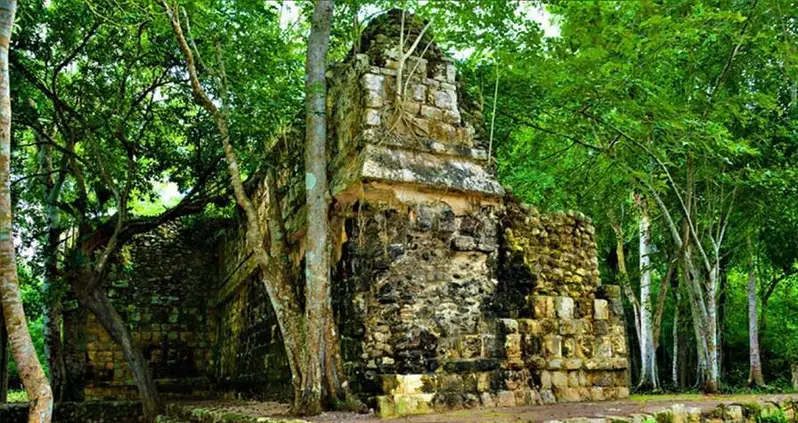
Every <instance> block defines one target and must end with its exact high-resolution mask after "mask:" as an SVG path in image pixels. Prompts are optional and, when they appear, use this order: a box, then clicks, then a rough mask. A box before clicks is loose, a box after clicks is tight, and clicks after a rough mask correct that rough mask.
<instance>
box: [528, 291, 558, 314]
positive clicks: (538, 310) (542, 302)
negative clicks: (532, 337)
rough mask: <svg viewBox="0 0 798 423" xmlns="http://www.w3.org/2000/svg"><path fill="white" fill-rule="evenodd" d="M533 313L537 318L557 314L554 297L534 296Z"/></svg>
mask: <svg viewBox="0 0 798 423" xmlns="http://www.w3.org/2000/svg"><path fill="white" fill-rule="evenodd" d="M532 314H533V316H534V317H535V318H537V319H544V318H550V317H554V316H555V312H554V297H549V296H545V295H536V296H533V297H532Z"/></svg>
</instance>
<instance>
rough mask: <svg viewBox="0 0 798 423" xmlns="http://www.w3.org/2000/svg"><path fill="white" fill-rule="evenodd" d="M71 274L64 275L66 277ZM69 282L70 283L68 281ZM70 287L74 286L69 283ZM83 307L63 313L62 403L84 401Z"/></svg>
mask: <svg viewBox="0 0 798 423" xmlns="http://www.w3.org/2000/svg"><path fill="white" fill-rule="evenodd" d="M71 274H72V273H71V272H68V273H66V275H67V276H69V275H71ZM70 282H71V281H70ZM69 285H70V286H74V285H73V284H72V283H69ZM87 316H88V311H87V310H86V308H85V307H76V308H74V309H71V310H66V311H65V312H64V319H63V320H64V359H65V361H66V373H65V378H64V401H84V400H85V399H86V397H85V393H84V387H85V383H86V347H87V340H86V317H87Z"/></svg>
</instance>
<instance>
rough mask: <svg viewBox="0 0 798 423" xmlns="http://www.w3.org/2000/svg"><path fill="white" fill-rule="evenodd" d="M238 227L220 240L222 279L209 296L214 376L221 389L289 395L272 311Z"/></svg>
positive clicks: (263, 395) (288, 375)
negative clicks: (215, 322)
mask: <svg viewBox="0 0 798 423" xmlns="http://www.w3.org/2000/svg"><path fill="white" fill-rule="evenodd" d="M245 247H246V242H245V240H244V230H243V228H237V229H235V230H231V231H229V232H228V233H227V234H226V237H225V239H224V240H223V241H222V242H221V243H220V244H219V246H218V251H219V263H220V271H221V275H222V279H221V281H222V283H221V285H220V287H219V290H218V293H217V294H216V295H215V297H214V300H213V301H214V304H216V307H215V308H216V309H217V319H218V321H219V325H218V331H217V332H216V333H215V334H214V345H215V350H216V354H215V361H214V363H213V365H214V369H213V372H214V379H215V380H216V381H217V383H218V388H219V389H220V390H221V391H223V392H237V393H241V394H244V395H246V396H254V397H259V398H270V399H272V398H276V399H285V398H289V397H290V395H291V394H292V392H291V373H290V369H289V367H288V360H287V358H286V356H285V351H284V349H283V343H282V339H281V335H280V330H279V327H278V324H277V317H276V316H275V314H274V310H273V309H272V307H271V303H270V302H269V298H268V295H267V293H266V288H265V286H264V285H263V281H262V280H261V279H260V274H259V272H258V270H257V266H256V263H255V260H254V259H253V258H252V257H251V256H250V254H249V253H248V251H247V249H246V248H245Z"/></svg>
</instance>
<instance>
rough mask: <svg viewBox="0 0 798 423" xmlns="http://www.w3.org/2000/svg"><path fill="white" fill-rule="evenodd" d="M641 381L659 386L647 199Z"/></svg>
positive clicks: (643, 238)
mask: <svg viewBox="0 0 798 423" xmlns="http://www.w3.org/2000/svg"><path fill="white" fill-rule="evenodd" d="M640 210H641V216H640V334H641V338H640V365H641V367H640V369H641V371H640V383H639V384H638V388H650V389H655V390H656V389H658V388H659V377H658V375H657V355H656V349H655V347H654V325H653V322H652V318H651V311H652V310H651V258H650V257H649V255H650V254H651V251H650V250H651V249H650V245H651V222H650V220H649V217H648V208H647V207H646V205H645V199H642V200H641V201H640Z"/></svg>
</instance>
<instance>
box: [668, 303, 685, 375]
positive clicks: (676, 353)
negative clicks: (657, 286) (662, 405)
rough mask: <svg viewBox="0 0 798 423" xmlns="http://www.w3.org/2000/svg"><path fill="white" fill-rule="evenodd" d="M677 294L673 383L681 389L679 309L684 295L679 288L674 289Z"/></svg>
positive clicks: (674, 317) (674, 310)
mask: <svg viewBox="0 0 798 423" xmlns="http://www.w3.org/2000/svg"><path fill="white" fill-rule="evenodd" d="M673 291H674V293H675V294H676V305H675V306H674V307H673V363H672V366H671V382H672V383H673V386H674V388H676V389H678V388H680V387H681V386H680V384H679V353H680V351H679V307H680V306H681V305H682V294H680V293H679V289H678V287H676V288H674V289H673Z"/></svg>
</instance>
